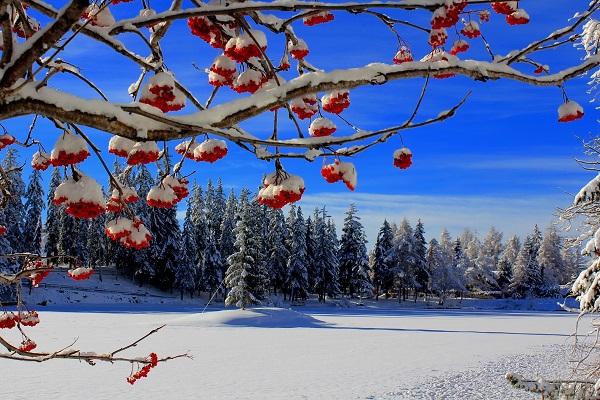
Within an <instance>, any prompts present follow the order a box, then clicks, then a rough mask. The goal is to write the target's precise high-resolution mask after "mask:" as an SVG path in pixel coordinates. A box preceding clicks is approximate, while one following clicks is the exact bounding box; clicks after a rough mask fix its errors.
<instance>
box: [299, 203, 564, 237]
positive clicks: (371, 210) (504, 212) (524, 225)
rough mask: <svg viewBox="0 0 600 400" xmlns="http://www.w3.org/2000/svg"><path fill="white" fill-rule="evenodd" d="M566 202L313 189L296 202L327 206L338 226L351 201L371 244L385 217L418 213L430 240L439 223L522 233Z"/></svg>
mask: <svg viewBox="0 0 600 400" xmlns="http://www.w3.org/2000/svg"><path fill="white" fill-rule="evenodd" d="M569 201H570V197H569V196H567V195H555V196H526V197H524V196H519V195H515V196H512V197H507V196H503V197H499V196H433V195H425V196H420V195H395V194H377V193H348V194H343V193H342V194H340V193H316V194H311V195H308V194H307V195H305V196H304V197H303V198H302V202H301V206H302V207H303V209H304V210H305V215H306V214H307V213H308V212H309V211H310V212H312V209H314V208H315V207H322V206H323V205H326V207H327V210H328V211H329V214H330V215H331V216H332V217H333V218H334V219H335V221H336V224H337V226H338V230H339V229H340V228H341V224H342V222H343V218H344V212H345V211H346V209H347V208H348V206H349V205H350V204H351V203H354V204H356V206H357V207H358V210H359V215H360V217H361V219H362V222H363V224H364V225H365V229H366V231H367V237H368V239H369V242H370V244H372V243H373V242H374V241H375V239H376V237H377V231H378V230H379V227H380V226H381V223H382V222H383V220H384V219H387V220H388V221H390V222H399V221H401V220H402V218H404V217H406V218H408V219H409V221H410V222H411V223H412V224H414V223H416V221H417V219H419V218H420V219H421V220H422V221H423V223H424V224H425V229H426V232H427V237H428V238H429V239H430V238H433V237H437V236H439V233H440V231H441V230H442V228H444V227H445V228H447V229H448V230H449V231H450V232H451V233H452V234H453V235H456V234H457V233H459V232H461V231H462V230H463V229H465V228H470V229H472V230H476V231H478V232H479V233H480V234H485V232H486V231H487V230H488V229H489V227H490V226H495V227H496V228H497V229H499V230H501V231H503V232H504V233H505V235H507V236H509V235H512V234H518V235H526V234H528V233H529V232H530V231H531V230H532V228H533V225H534V224H539V225H540V226H541V227H542V228H543V227H545V226H547V225H548V224H550V223H551V222H552V220H553V214H554V212H555V210H556V207H558V206H561V205H563V206H564V205H565V204H568V202H569Z"/></svg>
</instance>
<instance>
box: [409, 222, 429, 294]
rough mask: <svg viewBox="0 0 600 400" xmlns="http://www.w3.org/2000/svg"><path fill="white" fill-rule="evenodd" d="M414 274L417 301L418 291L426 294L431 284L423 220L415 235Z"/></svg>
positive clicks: (417, 226) (413, 249)
mask: <svg viewBox="0 0 600 400" xmlns="http://www.w3.org/2000/svg"><path fill="white" fill-rule="evenodd" d="M412 252H413V260H414V263H413V272H412V273H413V274H414V277H415V299H416V295H417V290H421V291H424V292H426V291H427V287H428V284H429V271H428V268H427V259H426V256H427V241H426V240H425V227H424V226H423V223H422V222H421V220H419V221H417V225H416V226H415V231H414V234H413V248H412Z"/></svg>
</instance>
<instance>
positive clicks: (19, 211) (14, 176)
mask: <svg viewBox="0 0 600 400" xmlns="http://www.w3.org/2000/svg"><path fill="white" fill-rule="evenodd" d="M2 168H3V169H4V171H6V175H7V176H8V179H9V183H10V188H9V191H10V198H9V199H8V201H7V202H6V204H5V207H4V209H3V210H2V212H3V213H4V219H5V225H4V226H6V229H7V231H6V233H5V234H4V236H5V237H6V239H8V241H9V243H10V247H11V248H12V249H13V251H15V252H22V251H23V250H25V248H24V246H25V243H24V241H23V236H22V235H23V221H24V217H25V210H24V206H23V200H22V199H23V196H24V195H25V183H24V182H23V176H22V174H21V170H22V168H21V166H20V165H19V161H18V160H17V150H16V149H15V148H14V147H9V148H8V150H7V152H6V156H5V157H4V160H3V161H2Z"/></svg>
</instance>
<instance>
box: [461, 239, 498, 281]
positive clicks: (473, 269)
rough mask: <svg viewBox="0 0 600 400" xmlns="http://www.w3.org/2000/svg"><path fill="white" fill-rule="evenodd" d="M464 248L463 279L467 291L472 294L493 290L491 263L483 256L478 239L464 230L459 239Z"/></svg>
mask: <svg viewBox="0 0 600 400" xmlns="http://www.w3.org/2000/svg"><path fill="white" fill-rule="evenodd" d="M460 241H461V244H462V246H463V248H464V252H463V256H464V263H465V279H466V287H467V289H469V290H471V291H474V292H478V291H479V292H482V291H489V290H494V289H495V288H496V277H495V276H494V273H493V270H492V269H491V268H492V267H491V266H490V264H491V263H492V261H490V260H488V258H487V257H486V256H485V255H484V253H483V251H482V248H483V246H482V244H481V241H480V240H479V238H478V237H477V236H476V235H475V234H474V233H472V232H471V231H470V230H468V229H466V230H465V231H464V232H463V233H462V235H461V238H460Z"/></svg>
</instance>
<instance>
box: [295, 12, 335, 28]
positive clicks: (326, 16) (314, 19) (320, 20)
mask: <svg viewBox="0 0 600 400" xmlns="http://www.w3.org/2000/svg"><path fill="white" fill-rule="evenodd" d="M333 19H334V16H333V14H332V13H330V12H329V11H321V12H319V13H317V14H312V15H309V16H307V17H304V18H303V19H302V22H303V23H304V25H306V26H314V25H318V24H324V23H326V22H330V21H333Z"/></svg>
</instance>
